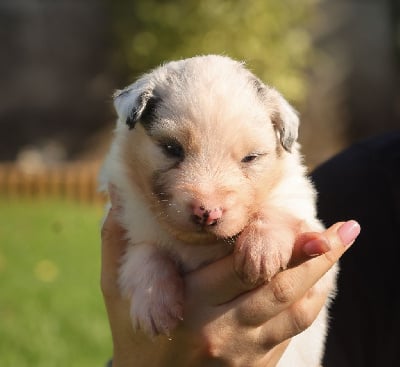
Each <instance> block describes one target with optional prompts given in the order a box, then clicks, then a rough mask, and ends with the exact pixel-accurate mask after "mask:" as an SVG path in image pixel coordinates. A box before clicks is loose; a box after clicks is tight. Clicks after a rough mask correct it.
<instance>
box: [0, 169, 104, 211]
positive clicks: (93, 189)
mask: <svg viewBox="0 0 400 367" xmlns="http://www.w3.org/2000/svg"><path fill="white" fill-rule="evenodd" d="M99 168H100V164H99V163H97V162H95V163H93V162H79V163H65V164H62V165H58V166H55V167H43V168H41V169H38V170H27V169H24V168H23V167H20V166H18V165H17V164H13V163H3V164H0V196H2V197H6V198H32V199H35V198H61V199H67V200H74V201H79V202H86V203H104V202H105V200H106V198H105V195H104V194H102V193H99V192H98V190H97V186H98V183H97V177H98V172H99Z"/></svg>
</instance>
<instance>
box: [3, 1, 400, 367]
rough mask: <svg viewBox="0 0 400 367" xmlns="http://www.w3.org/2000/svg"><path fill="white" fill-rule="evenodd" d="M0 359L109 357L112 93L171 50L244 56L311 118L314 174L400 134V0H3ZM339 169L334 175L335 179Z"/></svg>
mask: <svg viewBox="0 0 400 367" xmlns="http://www.w3.org/2000/svg"><path fill="white" fill-rule="evenodd" d="M0 41H1V46H0V128H1V133H0V365H2V366H18V367H23V366H71V365H73V366H88V365H100V366H101V365H102V364H103V363H104V362H105V360H106V359H107V357H108V356H110V355H111V341H110V335H109V331H108V324H107V320H106V316H105V311H104V308H103V306H102V300H101V294H100V291H99V286H98V273H99V235H98V232H99V223H100V220H101V212H102V204H103V203H104V202H105V198H104V197H102V196H101V195H99V194H98V193H97V192H96V176H97V171H98V168H99V165H100V164H101V160H102V158H103V157H104V154H105V152H106V151H107V148H108V145H109V141H110V137H111V132H112V129H113V124H114V118H115V115H114V112H113V109H112V99H111V96H112V93H113V91H114V90H115V89H117V88H122V87H124V86H125V85H127V84H130V83H131V82H132V81H134V80H135V78H136V77H138V76H139V75H140V74H141V73H143V72H145V71H147V70H148V69H150V68H153V67H155V66H157V65H159V64H160V63H162V62H164V61H168V60H173V59H179V58H185V57H190V56H194V55H198V54H208V53H218V54H225V55H228V56H231V57H233V58H236V59H239V60H244V61H246V63H247V65H248V67H249V68H250V69H251V70H252V71H254V73H255V74H257V75H258V76H260V77H261V78H262V79H263V80H264V81H265V82H266V83H268V84H271V85H273V86H275V87H276V88H277V89H278V90H280V91H281V92H282V93H283V94H284V95H285V96H286V97H287V99H288V100H289V101H290V102H291V103H292V104H293V105H294V106H295V107H296V109H297V110H298V111H299V112H300V114H301V120H302V125H301V128H300V142H301V144H302V145H303V152H304V154H305V161H306V163H307V165H308V166H309V167H310V169H312V168H313V167H315V166H316V165H318V164H319V163H321V162H323V161H324V160H326V159H328V158H329V157H331V156H332V155H333V154H335V153H336V152H338V151H340V150H341V149H343V148H345V147H347V146H349V145H350V144H352V143H354V142H356V141H358V140H360V139H363V138H367V137H369V136H372V135H376V134H380V133H384V132H390V131H392V130H395V129H399V128H400V83H399V78H400V3H399V1H398V0H364V1H357V0H347V1H345V0H303V1H297V0H282V1H273V0H254V1H244V0H236V1H234V0H203V1H196V0H176V1H167V0H81V1H70V0H68V1H67V0H52V1H49V0H1V1H0ZM338 179H340V178H338Z"/></svg>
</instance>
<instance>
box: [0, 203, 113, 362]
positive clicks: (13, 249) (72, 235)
mask: <svg viewBox="0 0 400 367" xmlns="http://www.w3.org/2000/svg"><path fill="white" fill-rule="evenodd" d="M101 215H102V208H101V207H100V206H89V205H84V204H73V203H66V202H61V201H58V202H57V201H44V202H32V201H31V202H29V201H22V202H17V201H10V200H8V201H6V200H0V366H15V367H25V366H26V367H28V366H29V367H34V366H38V367H39V366H40V367H62V366H65V367H75V366H76V367H80V366H82V367H88V366H104V364H105V362H106V360H107V358H108V357H110V355H111V339H110V334H109V330H108V324H107V319H106V314H105V310H104V306H103V304H102V298H101V293H100V288H99V267H100V257H99V256H100V244H99V242H100V241H99V223H100V220H101Z"/></svg>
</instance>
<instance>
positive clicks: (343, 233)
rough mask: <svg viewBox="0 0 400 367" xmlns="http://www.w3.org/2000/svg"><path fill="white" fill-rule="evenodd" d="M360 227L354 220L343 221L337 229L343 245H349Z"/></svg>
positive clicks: (358, 232)
mask: <svg viewBox="0 0 400 367" xmlns="http://www.w3.org/2000/svg"><path fill="white" fill-rule="evenodd" d="M360 231H361V227H360V225H359V224H358V223H357V222H356V221H355V220H349V221H347V222H346V223H343V224H342V225H341V227H340V228H339V229H338V234H339V237H340V239H341V240H342V242H343V244H344V245H345V247H347V246H349V245H350V244H351V243H352V242H353V241H354V240H355V239H356V238H357V236H358V235H359V234H360Z"/></svg>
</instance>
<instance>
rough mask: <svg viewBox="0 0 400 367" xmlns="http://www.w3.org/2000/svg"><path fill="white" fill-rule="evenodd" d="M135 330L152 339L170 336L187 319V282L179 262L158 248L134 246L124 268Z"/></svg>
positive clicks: (122, 279)
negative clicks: (185, 306) (185, 310)
mask: <svg viewBox="0 0 400 367" xmlns="http://www.w3.org/2000/svg"><path fill="white" fill-rule="evenodd" d="M119 282H120V287H121V291H122V294H123V296H125V297H127V298H128V299H129V300H130V302H131V304H130V315H131V319H132V324H133V328H134V329H141V330H143V331H144V332H145V333H146V334H148V335H149V336H150V337H154V336H156V335H158V334H167V335H168V334H169V333H170V331H171V330H173V329H174V328H175V327H176V325H177V323H178V322H179V320H182V316H183V280H182V277H181V276H180V274H179V272H178V268H177V265H176V264H175V262H174V261H173V260H172V259H171V258H169V257H168V256H166V255H165V254H164V253H162V251H160V250H159V249H158V248H157V247H155V246H151V245H148V244H140V245H130V246H128V249H127V253H126V254H125V257H124V261H123V264H122V266H121V269H120V277H119Z"/></svg>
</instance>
